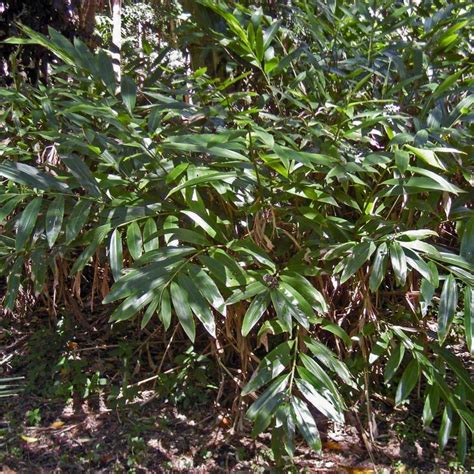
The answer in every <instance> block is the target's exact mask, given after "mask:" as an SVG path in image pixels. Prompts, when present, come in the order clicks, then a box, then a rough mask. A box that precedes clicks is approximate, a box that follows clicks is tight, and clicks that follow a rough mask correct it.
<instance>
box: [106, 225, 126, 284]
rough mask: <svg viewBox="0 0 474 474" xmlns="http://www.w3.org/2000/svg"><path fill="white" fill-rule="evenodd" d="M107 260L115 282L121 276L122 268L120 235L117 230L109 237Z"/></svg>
mask: <svg viewBox="0 0 474 474" xmlns="http://www.w3.org/2000/svg"><path fill="white" fill-rule="evenodd" d="M109 260H110V269H111V270H112V276H113V278H114V280H115V281H117V280H118V279H119V278H120V277H121V275H122V268H123V255H122V234H121V233H120V231H119V230H118V229H115V230H114V231H113V232H112V236H111V237H110V246H109Z"/></svg>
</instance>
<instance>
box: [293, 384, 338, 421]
mask: <svg viewBox="0 0 474 474" xmlns="http://www.w3.org/2000/svg"><path fill="white" fill-rule="evenodd" d="M295 382H296V386H297V387H298V390H299V391H300V392H301V393H302V394H303V396H304V397H305V398H306V400H308V402H309V403H311V405H313V406H314V408H316V409H317V410H319V411H320V412H321V413H322V414H323V415H324V416H326V417H328V418H331V419H332V420H334V421H335V422H336V423H344V415H343V413H342V412H340V411H339V410H338V409H337V408H336V407H335V406H334V405H333V404H332V403H331V402H329V401H328V400H327V399H326V398H325V397H323V396H322V395H320V394H319V393H318V392H317V390H315V388H314V387H313V386H312V385H311V384H309V383H308V382H307V381H306V380H303V379H298V378H297V379H295Z"/></svg>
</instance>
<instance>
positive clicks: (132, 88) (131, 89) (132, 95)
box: [121, 76, 137, 114]
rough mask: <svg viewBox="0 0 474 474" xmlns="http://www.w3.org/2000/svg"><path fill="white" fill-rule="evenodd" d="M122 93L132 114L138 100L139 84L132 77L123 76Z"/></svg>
mask: <svg viewBox="0 0 474 474" xmlns="http://www.w3.org/2000/svg"><path fill="white" fill-rule="evenodd" d="M121 93H122V100H123V103H124V105H125V107H126V108H127V110H128V112H129V113H130V114H131V113H132V112H133V109H134V108H135V103H136V101H137V85H136V84H135V81H134V80H133V79H132V78H131V77H128V76H122V85H121Z"/></svg>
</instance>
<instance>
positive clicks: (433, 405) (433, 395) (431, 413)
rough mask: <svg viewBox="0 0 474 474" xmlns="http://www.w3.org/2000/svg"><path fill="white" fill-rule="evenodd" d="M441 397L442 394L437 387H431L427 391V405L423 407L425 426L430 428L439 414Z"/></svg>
mask: <svg viewBox="0 0 474 474" xmlns="http://www.w3.org/2000/svg"><path fill="white" fill-rule="evenodd" d="M439 395H440V393H439V390H438V388H437V387H436V385H433V386H431V387H429V388H428V390H427V391H426V398H425V404H424V406H423V425H424V426H430V425H431V423H432V421H433V420H434V418H435V416H436V414H437V412H438V406H439V398H440V397H439Z"/></svg>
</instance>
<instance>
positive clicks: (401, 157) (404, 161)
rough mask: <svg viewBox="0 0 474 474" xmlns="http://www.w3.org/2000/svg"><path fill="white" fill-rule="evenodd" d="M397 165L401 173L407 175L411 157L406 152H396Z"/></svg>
mask: <svg viewBox="0 0 474 474" xmlns="http://www.w3.org/2000/svg"><path fill="white" fill-rule="evenodd" d="M395 164H396V165H397V168H398V170H399V171H400V173H405V171H406V170H407V169H408V165H409V164H410V155H409V154H408V153H407V152H406V151H401V150H396V151H395Z"/></svg>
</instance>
